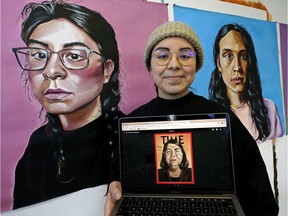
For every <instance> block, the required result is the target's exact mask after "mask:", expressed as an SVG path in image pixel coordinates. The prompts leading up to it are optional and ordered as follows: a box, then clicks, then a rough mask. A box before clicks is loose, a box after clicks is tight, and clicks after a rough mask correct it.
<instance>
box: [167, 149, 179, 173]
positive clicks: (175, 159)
mask: <svg viewBox="0 0 288 216" xmlns="http://www.w3.org/2000/svg"><path fill="white" fill-rule="evenodd" d="M165 158H166V163H167V164H168V165H169V167H170V169H173V170H176V169H178V168H179V166H180V164H181V163H182V160H183V152H182V150H181V148H180V147H179V146H178V145H175V144H168V145H167V149H166V151H165Z"/></svg>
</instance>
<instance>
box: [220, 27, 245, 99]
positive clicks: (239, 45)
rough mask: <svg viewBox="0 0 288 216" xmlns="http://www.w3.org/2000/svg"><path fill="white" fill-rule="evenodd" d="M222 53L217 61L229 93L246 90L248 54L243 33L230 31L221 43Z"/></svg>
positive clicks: (238, 92) (239, 92)
mask: <svg viewBox="0 0 288 216" xmlns="http://www.w3.org/2000/svg"><path fill="white" fill-rule="evenodd" d="M219 48H220V53H219V58H218V61H217V67H218V70H219V71H220V72H221V73H222V77H223V81H224V83H225V84H226V89H227V94H228V97H229V95H232V94H235V93H236V94H241V93H242V92H243V91H244V88H245V83H246V77H247V66H248V54H247V49H246V47H245V43H244V41H243V38H242V36H241V34H240V33H239V32H237V31H234V30H232V31H230V32H228V33H227V34H226V35H225V36H224V37H223V38H222V39H221V40H220V43H219Z"/></svg>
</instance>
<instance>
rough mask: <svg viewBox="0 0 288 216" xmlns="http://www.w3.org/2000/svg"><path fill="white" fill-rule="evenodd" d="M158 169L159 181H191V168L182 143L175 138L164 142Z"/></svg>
mask: <svg viewBox="0 0 288 216" xmlns="http://www.w3.org/2000/svg"><path fill="white" fill-rule="evenodd" d="M160 167H161V168H160V169H158V181H159V182H192V170H191V168H190V167H189V161H188V158H187V155H186V152H185V150H184V148H183V145H182V144H181V143H180V142H179V141H177V139H173V138H171V139H169V140H167V141H166V142H165V143H164V147H163V151H162V159H161V161H160Z"/></svg>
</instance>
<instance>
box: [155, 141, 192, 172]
mask: <svg viewBox="0 0 288 216" xmlns="http://www.w3.org/2000/svg"><path fill="white" fill-rule="evenodd" d="M169 144H174V145H177V146H178V147H179V148H180V149H181V151H182V154H183V158H182V162H181V164H180V165H179V167H180V169H181V170H184V169H187V168H188V166H189V161H188V160H187V156H186V152H185V151H184V148H183V146H182V144H181V143H179V142H178V141H177V140H176V139H173V138H172V139H169V140H167V142H166V143H164V147H163V151H162V159H161V162H160V167H161V168H162V169H164V170H168V169H169V165H168V164H167V162H166V156H165V152H166V150H167V146H168V145H169Z"/></svg>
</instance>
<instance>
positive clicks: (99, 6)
mask: <svg viewBox="0 0 288 216" xmlns="http://www.w3.org/2000/svg"><path fill="white" fill-rule="evenodd" d="M31 1H32V0H31ZM31 1H28V0H10V1H5V2H2V6H1V22H2V23H1V24H2V25H1V31H2V38H1V40H2V41H1V44H2V47H1V62H2V65H1V102H2V103H1V127H2V128H1V135H2V136H1V211H7V210H10V209H11V208H12V197H13V196H12V193H13V185H14V172H15V166H16V163H17V161H18V160H19V159H20V157H21V156H22V154H23V152H24V149H25V147H26V145H27V143H28V139H29V136H30V134H31V133H32V131H33V130H35V129H36V128H38V127H39V126H40V125H41V123H42V121H43V120H40V119H38V118H37V114H38V112H39V110H40V106H39V105H38V103H37V102H36V101H35V99H33V97H32V96H31V94H30V97H31V101H29V93H25V88H24V84H23V81H22V80H21V69H20V68H19V66H18V64H17V62H16V59H15V57H14V55H13V53H12V51H11V48H12V47H18V46H24V43H23V42H22V41H21V40H20V36H19V35H20V25H21V19H19V14H20V12H21V10H22V8H23V6H24V4H25V3H28V2H31ZM71 2H76V3H77V4H81V5H84V6H86V7H88V8H91V9H95V10H97V11H99V12H101V13H102V14H103V15H104V17H105V18H106V19H107V20H108V21H109V22H110V23H111V24H112V26H113V27H114V29H115V31H116V36H117V40H118V44H119V51H120V60H121V62H120V64H121V65H120V72H121V73H122V75H121V79H122V86H121V90H122V101H121V109H122V111H123V112H125V113H129V112H130V111H131V110H133V109H134V108H136V107H138V106H139V105H141V104H143V103H145V102H147V101H148V100H150V99H151V98H152V97H154V96H155V90H154V87H153V81H152V79H151V78H150V76H148V74H147V73H148V72H147V71H146V69H145V67H144V64H143V51H144V48H145V44H146V40H147V38H148V35H149V34H150V32H151V31H152V30H153V29H154V28H155V27H156V26H158V25H159V24H160V23H163V22H164V21H167V20H168V12H167V6H166V5H165V4H157V3H149V2H142V1H135V0H134V1H133V0H121V1H119V0H118V1H117V0H109V1H106V0H82V1H81V0H77V1H76V0H71ZM143 92H145V94H143ZM140 94H141V96H140V97H139V95H140Z"/></svg>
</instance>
